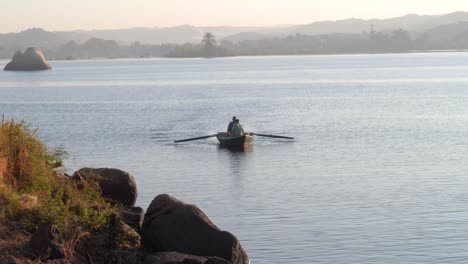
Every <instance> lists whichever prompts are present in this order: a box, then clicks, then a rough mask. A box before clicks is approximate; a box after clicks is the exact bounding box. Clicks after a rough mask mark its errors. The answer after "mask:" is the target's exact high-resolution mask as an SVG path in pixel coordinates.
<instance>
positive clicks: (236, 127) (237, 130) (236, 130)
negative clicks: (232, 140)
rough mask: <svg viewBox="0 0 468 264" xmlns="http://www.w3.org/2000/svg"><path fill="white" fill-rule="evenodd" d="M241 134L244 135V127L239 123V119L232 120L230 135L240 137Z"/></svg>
mask: <svg viewBox="0 0 468 264" xmlns="http://www.w3.org/2000/svg"><path fill="white" fill-rule="evenodd" d="M243 135H244V128H243V127H242V125H241V124H240V122H239V119H236V121H235V122H234V124H233V125H232V128H231V136H232V137H240V136H243Z"/></svg>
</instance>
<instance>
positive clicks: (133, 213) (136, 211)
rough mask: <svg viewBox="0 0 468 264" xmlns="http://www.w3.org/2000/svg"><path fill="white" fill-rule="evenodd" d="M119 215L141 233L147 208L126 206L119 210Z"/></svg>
mask: <svg viewBox="0 0 468 264" xmlns="http://www.w3.org/2000/svg"><path fill="white" fill-rule="evenodd" d="M119 216H120V218H121V219H122V221H124V222H125V223H126V224H127V225H129V226H131V227H132V228H134V229H135V230H136V231H137V232H138V233H141V227H142V225H143V219H144V217H145V210H143V208H141V207H130V206H126V207H124V208H122V209H120V210H119Z"/></svg>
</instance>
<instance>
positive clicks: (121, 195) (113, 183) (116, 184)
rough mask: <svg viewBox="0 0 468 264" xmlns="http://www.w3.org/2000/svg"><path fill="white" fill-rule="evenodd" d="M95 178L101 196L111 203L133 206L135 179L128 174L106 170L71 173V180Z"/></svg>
mask: <svg viewBox="0 0 468 264" xmlns="http://www.w3.org/2000/svg"><path fill="white" fill-rule="evenodd" d="M81 177H83V178H87V177H95V178H96V180H97V181H98V183H99V187H100V188H101V193H102V196H103V197H105V198H108V199H110V200H111V202H113V203H119V204H122V205H124V206H134V205H135V202H136V199H137V196H138V193H137V187H136V183H135V178H134V177H133V176H132V175H130V174H129V173H128V172H125V171H121V170H118V169H108V168H100V169H93V168H83V169H80V170H79V171H76V172H75V173H73V176H72V178H74V179H80V178H81Z"/></svg>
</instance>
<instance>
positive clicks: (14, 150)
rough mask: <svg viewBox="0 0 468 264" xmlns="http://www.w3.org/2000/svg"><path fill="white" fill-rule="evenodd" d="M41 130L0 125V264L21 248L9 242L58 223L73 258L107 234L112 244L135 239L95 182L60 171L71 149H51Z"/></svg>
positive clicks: (4, 123)
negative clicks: (68, 175)
mask: <svg viewBox="0 0 468 264" xmlns="http://www.w3.org/2000/svg"><path fill="white" fill-rule="evenodd" d="M36 131H37V130H33V129H31V127H30V126H29V125H27V124H26V123H24V122H15V121H13V120H12V121H9V122H5V121H2V123H1V125H0V262H2V257H6V256H7V255H10V254H12V253H11V252H10V251H11V250H13V251H15V250H16V251H18V250H19V249H18V248H15V247H13V249H12V248H11V247H7V246H6V245H7V244H8V242H9V241H10V242H11V241H16V240H18V239H19V238H18V237H20V238H21V237H24V232H27V233H33V232H34V231H36V230H37V229H38V227H40V226H41V225H43V224H55V225H56V226H57V227H58V228H59V230H60V231H61V233H62V234H63V236H64V238H65V239H66V240H67V241H68V245H73V246H72V247H69V248H68V250H69V252H68V255H69V256H71V255H74V254H75V252H74V251H75V250H77V251H78V254H79V253H80V252H79V251H80V248H81V249H82V250H86V251H87V253H86V254H89V252H88V251H89V249H90V247H91V248H96V246H95V245H94V244H93V243H94V241H95V240H96V239H95V237H96V236H103V234H104V236H105V237H108V238H109V239H108V242H107V245H108V246H114V247H117V246H118V245H120V244H122V243H125V242H126V241H123V240H128V239H133V238H131V237H128V235H127V234H125V233H124V232H123V230H122V227H121V224H120V222H118V221H117V220H116V219H118V216H117V215H118V214H117V211H116V208H115V207H114V206H112V205H111V204H110V203H108V202H107V201H106V200H105V199H104V198H103V197H102V196H101V194H100V189H99V187H98V184H97V181H96V178H95V177H86V180H85V179H83V178H79V179H72V178H70V177H67V176H64V175H60V173H59V172H57V168H58V167H60V166H62V161H63V158H64V157H66V154H67V153H66V151H64V149H63V148H57V149H52V150H49V149H48V148H47V147H46V146H45V145H44V144H43V143H42V142H41V141H40V140H39V139H38V138H37V136H36ZM5 230H9V231H8V233H6V231H5ZM4 231H5V232H4ZM19 240H21V239H19ZM16 244H18V243H17V242H15V245H16ZM7 250H10V251H8V252H7ZM96 250H99V248H98V247H97V248H96ZM96 253H97V252H96Z"/></svg>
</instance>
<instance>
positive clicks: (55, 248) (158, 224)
mask: <svg viewBox="0 0 468 264" xmlns="http://www.w3.org/2000/svg"><path fill="white" fill-rule="evenodd" d="M57 177H58V178H59V180H60V182H61V184H63V185H67V184H71V183H73V182H81V181H84V180H87V179H88V178H93V179H97V184H98V186H99V189H100V191H101V194H102V196H103V197H104V198H105V199H106V200H107V201H109V202H110V203H111V204H112V205H113V206H115V208H117V212H118V214H117V216H116V217H115V219H113V220H112V221H113V224H112V225H113V226H115V227H116V228H117V229H118V230H119V231H120V233H121V234H123V236H125V239H124V240H125V243H121V244H119V245H111V244H112V242H111V240H110V239H109V237H106V236H108V235H103V234H96V235H95V236H93V239H92V240H91V241H89V242H90V245H89V246H90V247H92V248H93V250H97V251H99V254H97V256H98V257H95V256H96V255H95V254H87V255H88V259H87V260H86V262H88V263H130V264H139V263H144V264H169V263H170V264H177V263H193V264H198V263H200V264H204V263H205V264H209V263H210V264H217V263H219V264H225V263H232V264H247V263H250V260H249V257H248V256H247V254H246V252H245V251H244V249H243V248H242V246H241V244H240V242H239V240H238V239H237V238H236V237H235V236H234V235H233V234H231V233H229V232H226V231H222V230H220V229H219V228H218V227H217V226H216V225H215V224H214V223H213V222H211V220H210V219H209V218H208V216H206V215H205V214H204V213H203V211H202V210H200V209H199V208H198V207H197V206H195V205H191V204H186V203H184V202H182V201H180V200H178V199H176V198H175V197H172V196H170V195H168V194H161V195H157V196H156V197H155V198H154V199H153V201H152V202H151V204H150V205H149V207H148V208H147V210H146V212H145V210H144V209H143V208H140V207H135V202H136V199H137V193H138V192H137V186H136V183H135V179H134V177H133V176H132V175H131V174H129V173H127V172H125V171H122V170H118V169H112V168H97V169H94V168H83V169H80V170H78V171H76V172H75V173H73V175H71V176H70V175H67V174H63V173H57ZM120 236H121V235H120ZM75 239H76V238H75ZM78 240H79V238H78V239H76V241H75V243H77V242H78ZM23 251H24V252H22V256H14V255H11V256H8V258H7V259H1V258H0V263H8V264H10V263H11V264H13V263H29V262H28V261H37V262H38V263H77V262H81V261H83V259H81V260H77V259H73V258H72V256H70V255H71V252H70V250H69V249H68V250H67V242H66V239H65V238H64V237H63V235H62V234H61V232H60V230H59V228H58V227H57V226H56V225H53V224H44V225H42V226H40V227H39V228H38V229H37V231H36V232H35V233H33V234H31V235H30V239H29V242H28V243H27V245H24V247H23ZM91 255H94V257H91ZM37 262H35V263H37Z"/></svg>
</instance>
